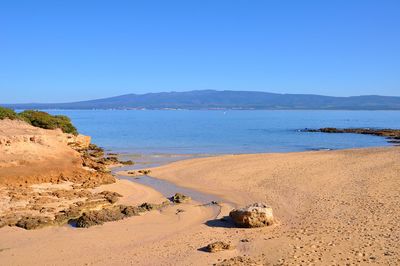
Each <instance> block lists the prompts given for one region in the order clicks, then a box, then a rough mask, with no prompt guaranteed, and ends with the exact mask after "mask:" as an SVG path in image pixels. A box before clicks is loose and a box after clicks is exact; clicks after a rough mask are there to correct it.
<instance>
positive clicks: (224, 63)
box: [0, 0, 400, 103]
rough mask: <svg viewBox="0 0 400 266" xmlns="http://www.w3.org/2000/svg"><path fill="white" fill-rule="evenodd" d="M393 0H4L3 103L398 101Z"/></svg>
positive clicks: (0, 35) (398, 26) (399, 7)
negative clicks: (255, 98)
mask: <svg viewBox="0 0 400 266" xmlns="http://www.w3.org/2000/svg"><path fill="white" fill-rule="evenodd" d="M399 14H400V1H398V0H394V1H390V0H374V1H372V0H351V1H350V0H335V1H321V0H318V1H317V0H315V1H312V0H303V1H298V0H292V1H289V0H270V1H269V0H260V1H257V0H251V1H249V0H190V1H189V0H182V1H174V0H168V1H166V0H160V1H152V0H142V1H133V0H132V1H119V0H113V1H111V0H109V1H101V0H85V1H82V0H77V1H76V0H64V1H61V0H60V1H54V0H50V1H42V0H35V1H31V0H27V1H22V0H3V1H0V92H1V93H0V103H28V102H44V103H47V102H71V101H78V100H86V99H97V98H104V97H108V96H116V95H121V94H128V93H138V94H141V93H148V92H160V91H188V90H201V89H216V90H251V91H268V92H277V93H307V94H322V95H332V96H349V95H370V94H379V95H394V96H400V15H399Z"/></svg>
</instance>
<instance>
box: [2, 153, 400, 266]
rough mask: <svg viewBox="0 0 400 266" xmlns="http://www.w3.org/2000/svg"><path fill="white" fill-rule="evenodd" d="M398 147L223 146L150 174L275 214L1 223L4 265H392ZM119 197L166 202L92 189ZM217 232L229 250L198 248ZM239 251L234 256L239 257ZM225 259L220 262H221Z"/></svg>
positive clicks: (125, 188) (194, 207) (147, 194)
mask: <svg viewBox="0 0 400 266" xmlns="http://www.w3.org/2000/svg"><path fill="white" fill-rule="evenodd" d="M399 160H400V148H397V147H392V148H368V149H357V150H341V151H317V152H299V153H285V154H249V155H226V156H218V157H210V158H199V159H190V160H183V161H178V162H175V163H171V164H168V165H165V166H161V167H158V168H154V169H151V170H152V176H155V177H157V178H161V179H165V180H168V181H171V182H173V183H176V184H179V185H180V186H184V187H189V188H192V189H195V190H199V191H202V192H205V193H210V194H215V195H218V196H219V197H220V198H222V199H223V200H225V201H227V202H232V203H233V204H234V205H237V206H244V205H246V204H249V203H252V202H265V203H268V204H269V205H271V206H272V207H273V210H274V213H275V216H276V218H277V223H276V224H275V225H273V226H268V227H264V228H256V229H244V228H235V227H234V226H232V224H230V223H227V222H224V220H221V219H220V218H222V217H224V216H226V215H228V213H229V211H230V210H231V209H232V208H233V207H234V206H231V205H227V204H224V203H222V204H221V206H222V208H221V213H220V214H219V215H218V216H217V217H216V216H215V215H216V213H215V210H214V209H213V208H211V207H207V206H199V204H198V203H196V202H191V203H189V204H180V205H172V206H170V207H167V208H165V209H162V210H160V211H151V212H148V213H145V214H142V215H140V216H135V217H131V218H127V219H124V220H121V221H116V222H109V223H106V224H104V225H101V226H94V227H91V228H88V229H76V228H71V227H68V226H62V227H46V228H44V229H39V230H31V231H26V230H23V229H20V228H10V227H4V228H2V229H0V233H1V236H2V237H1V240H0V250H1V257H0V261H1V264H4V265H24V264H57V265H76V264H85V263H87V264H96V265H121V264H131V265H132V264H133V265H212V264H214V263H220V262H223V260H225V259H226V260H229V259H230V258H235V259H234V260H231V261H226V262H223V263H225V265H276V264H278V265H279V264H281V265H297V264H300V265H309V264H315V265H332V264H335V265H346V264H349V265H351V264H367V263H374V264H381V265H396V264H398V263H400V257H399V251H400V247H399V238H400V232H399V230H398V227H399V218H400V217H399V214H400V209H399V208H400V207H399V206H400V205H399V203H400V198H399V195H400V193H399V183H400V179H399V176H400V166H399V164H398V162H399ZM105 188H106V189H107V190H109V191H116V192H118V193H120V194H121V195H123V197H122V198H121V199H120V201H121V202H124V203H129V204H139V203H141V202H145V201H148V202H162V201H163V200H164V199H165V198H164V197H163V196H162V195H161V194H159V192H157V191H155V190H153V189H151V188H149V187H145V186H142V185H139V184H136V183H134V182H130V181H126V180H121V181H117V183H115V184H110V185H104V186H101V187H100V188H97V189H100V190H101V189H105ZM214 241H224V242H228V243H231V244H232V245H233V246H234V249H232V250H228V251H222V252H219V253H207V252H204V251H202V250H201V248H202V247H204V246H205V245H207V244H209V243H211V242H214ZM237 256H240V258H237ZM222 265H224V264H222Z"/></svg>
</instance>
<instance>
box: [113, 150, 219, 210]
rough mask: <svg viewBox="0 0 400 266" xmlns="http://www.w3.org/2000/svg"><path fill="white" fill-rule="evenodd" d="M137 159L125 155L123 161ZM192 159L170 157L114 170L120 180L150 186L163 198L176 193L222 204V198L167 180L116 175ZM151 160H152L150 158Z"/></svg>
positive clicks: (148, 176) (122, 157) (198, 200)
mask: <svg viewBox="0 0 400 266" xmlns="http://www.w3.org/2000/svg"><path fill="white" fill-rule="evenodd" d="M135 157H137V156H133V157H132V156H129V155H123V156H121V159H122V160H135ZM190 158H195V157H194V156H190V157H188V156H170V157H162V160H159V161H156V160H155V161H152V162H151V163H147V162H148V160H145V162H146V163H145V164H143V163H142V161H137V160H136V161H135V162H136V163H135V165H133V166H122V167H118V168H115V169H113V171H112V172H113V173H114V174H115V175H116V176H117V177H118V178H119V179H125V180H129V181H131V182H136V183H139V184H142V185H146V186H149V187H151V188H153V189H155V190H157V191H158V192H160V193H161V194H162V195H163V196H165V197H166V198H170V197H171V196H173V195H174V194H175V193H177V192H179V193H182V194H184V195H187V196H190V197H191V198H192V199H193V200H195V201H197V202H200V203H203V204H208V203H210V202H212V201H217V202H220V201H222V200H221V198H219V197H217V196H215V195H211V194H207V193H202V192H200V191H197V190H193V189H190V188H185V187H181V186H179V185H176V184H174V183H171V182H169V181H166V180H162V179H158V178H155V177H152V176H150V175H145V176H137V177H128V176H123V175H117V174H116V173H117V172H119V171H125V170H136V169H144V168H150V167H156V166H160V165H162V164H167V163H170V162H174V161H177V160H182V159H190ZM149 159H150V160H151V158H149Z"/></svg>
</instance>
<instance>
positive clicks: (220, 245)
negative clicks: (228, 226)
mask: <svg viewBox="0 0 400 266" xmlns="http://www.w3.org/2000/svg"><path fill="white" fill-rule="evenodd" d="M230 249H233V246H232V245H231V244H229V243H225V242H222V241H217V242H214V243H211V244H208V245H207V246H206V247H205V248H204V250H205V251H207V252H211V253H215V252H218V251H223V250H230Z"/></svg>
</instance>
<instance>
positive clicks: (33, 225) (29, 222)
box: [15, 216, 52, 230]
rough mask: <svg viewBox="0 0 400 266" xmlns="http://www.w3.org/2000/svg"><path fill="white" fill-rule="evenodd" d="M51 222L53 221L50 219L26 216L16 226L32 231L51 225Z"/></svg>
mask: <svg viewBox="0 0 400 266" xmlns="http://www.w3.org/2000/svg"><path fill="white" fill-rule="evenodd" d="M51 222H52V221H51V219H50V218H49V217H42V216H24V217H22V218H21V219H20V220H19V221H18V222H17V223H16V224H15V226H17V227H21V228H24V229H26V230H32V229H37V228H41V227H44V226H46V225H49V224H50V223H51Z"/></svg>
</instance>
